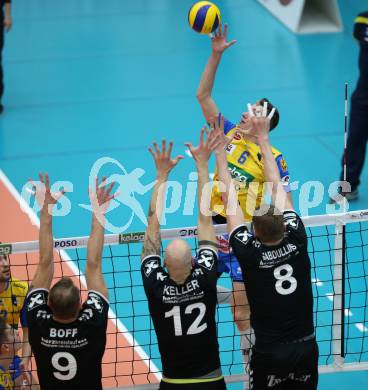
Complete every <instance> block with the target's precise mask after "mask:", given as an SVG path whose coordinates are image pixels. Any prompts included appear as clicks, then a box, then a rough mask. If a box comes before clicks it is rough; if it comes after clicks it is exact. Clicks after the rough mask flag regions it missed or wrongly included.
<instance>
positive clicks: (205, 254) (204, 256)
mask: <svg viewBox="0 0 368 390" xmlns="http://www.w3.org/2000/svg"><path fill="white" fill-rule="evenodd" d="M214 262H215V259H214V258H213V253H212V252H211V251H209V250H206V249H204V250H202V251H201V252H200V253H199V257H198V261H197V264H198V265H199V266H201V267H203V268H206V269H208V270H210V271H211V269H212V267H213V264H214Z"/></svg>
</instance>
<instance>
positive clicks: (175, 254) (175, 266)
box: [165, 239, 192, 273]
mask: <svg viewBox="0 0 368 390" xmlns="http://www.w3.org/2000/svg"><path fill="white" fill-rule="evenodd" d="M165 265H166V267H167V269H168V271H169V273H172V272H173V271H174V272H180V271H183V272H187V271H188V269H191V268H192V251H191V249H190V246H189V245H188V243H187V242H186V241H184V240H181V239H175V240H173V241H171V242H170V243H169V245H168V246H167V247H166V258H165Z"/></svg>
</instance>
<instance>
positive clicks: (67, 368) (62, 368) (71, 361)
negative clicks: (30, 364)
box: [51, 352, 77, 381]
mask: <svg viewBox="0 0 368 390" xmlns="http://www.w3.org/2000/svg"><path fill="white" fill-rule="evenodd" d="M62 360H64V361H66V362H67V364H66V365H65V364H61V363H62ZM51 364H52V366H53V367H54V368H55V369H56V370H57V371H54V373H53V374H54V377H55V378H56V379H59V380H60V381H70V380H71V379H73V378H74V377H75V376H76V374H77V361H76V360H75V357H74V356H73V355H72V354H71V353H68V352H57V353H55V355H54V356H53V357H52V358H51Z"/></svg>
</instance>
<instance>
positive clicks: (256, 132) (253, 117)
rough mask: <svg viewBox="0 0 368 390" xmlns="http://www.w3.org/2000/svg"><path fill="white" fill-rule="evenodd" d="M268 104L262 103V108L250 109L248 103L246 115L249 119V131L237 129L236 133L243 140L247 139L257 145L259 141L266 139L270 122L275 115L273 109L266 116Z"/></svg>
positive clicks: (250, 106)
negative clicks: (239, 134)
mask: <svg viewBox="0 0 368 390" xmlns="http://www.w3.org/2000/svg"><path fill="white" fill-rule="evenodd" d="M267 107H268V103H267V102H264V104H263V106H260V105H259V106H256V107H255V108H253V107H252V105H251V104H250V103H248V114H249V118H250V124H251V126H250V127H249V129H241V128H238V131H239V132H240V133H241V134H242V135H243V137H244V138H246V139H249V140H250V141H252V142H255V143H258V142H259V141H260V140H261V139H265V138H268V136H269V133H270V121H271V119H272V117H273V115H274V114H275V108H273V109H272V110H271V112H270V113H269V114H267Z"/></svg>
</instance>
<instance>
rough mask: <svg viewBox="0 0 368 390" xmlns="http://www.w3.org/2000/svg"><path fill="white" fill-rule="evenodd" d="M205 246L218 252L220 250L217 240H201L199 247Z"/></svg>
mask: <svg viewBox="0 0 368 390" xmlns="http://www.w3.org/2000/svg"><path fill="white" fill-rule="evenodd" d="M203 246H210V247H212V248H213V249H214V250H216V251H217V249H218V243H217V242H216V241H215V240H199V241H198V247H199V248H201V247H203Z"/></svg>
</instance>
